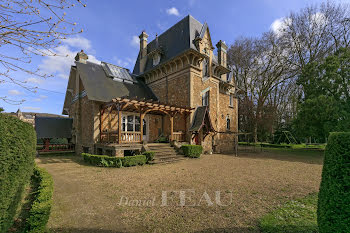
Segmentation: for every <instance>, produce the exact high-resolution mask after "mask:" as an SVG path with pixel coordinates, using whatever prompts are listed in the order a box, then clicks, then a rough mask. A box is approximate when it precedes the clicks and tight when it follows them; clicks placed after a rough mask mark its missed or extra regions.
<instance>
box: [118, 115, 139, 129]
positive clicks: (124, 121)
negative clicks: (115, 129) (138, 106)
mask: <svg viewBox="0 0 350 233" xmlns="http://www.w3.org/2000/svg"><path fill="white" fill-rule="evenodd" d="M129 116H133V119H132V131H131V130H130V131H129V130H128V117H129ZM136 117H140V116H139V115H138V114H133V113H122V132H123V133H127V132H141V119H140V124H139V125H140V131H135V128H136V120H135V118H136ZM123 128H124V129H125V130H124V129H123Z"/></svg>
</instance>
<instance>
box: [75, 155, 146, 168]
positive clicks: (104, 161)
mask: <svg viewBox="0 0 350 233" xmlns="http://www.w3.org/2000/svg"><path fill="white" fill-rule="evenodd" d="M82 155H83V158H84V161H85V162H87V163H89V164H91V165H96V166H99V167H118V168H119V167H131V166H136V165H143V164H145V163H146V161H147V159H146V156H145V155H134V156H127V157H110V156H107V155H92V154H87V153H82Z"/></svg>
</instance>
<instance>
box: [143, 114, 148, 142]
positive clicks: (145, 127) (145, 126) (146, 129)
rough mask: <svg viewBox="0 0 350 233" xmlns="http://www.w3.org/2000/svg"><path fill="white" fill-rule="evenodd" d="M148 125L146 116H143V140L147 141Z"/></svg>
mask: <svg viewBox="0 0 350 233" xmlns="http://www.w3.org/2000/svg"><path fill="white" fill-rule="evenodd" d="M148 131H149V127H148V117H147V116H146V117H145V118H143V136H142V138H143V141H145V142H148V135H149V132H148Z"/></svg>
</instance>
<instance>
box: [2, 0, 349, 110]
mask: <svg viewBox="0 0 350 233" xmlns="http://www.w3.org/2000/svg"><path fill="white" fill-rule="evenodd" d="M83 2H84V1H83ZM85 2H86V4H87V7H85V8H84V7H82V6H77V7H75V8H73V9H72V10H71V11H69V12H67V13H68V14H69V17H70V18H71V21H74V22H77V24H78V28H83V29H84V32H83V33H81V34H79V36H73V37H71V38H68V39H67V40H65V41H63V44H62V45H61V46H60V47H59V48H58V49H57V52H58V53H60V54H62V55H66V54H68V55H69V56H68V57H59V58H57V57H49V58H47V57H44V58H42V57H36V58H34V59H33V62H32V63H31V64H30V65H29V66H28V68H31V69H33V70H35V69H37V68H38V67H39V68H40V69H42V70H43V71H44V72H46V73H48V74H53V75H54V77H51V78H48V79H43V78H37V77H31V76H29V75H28V74H23V73H13V77H15V78H17V79H19V80H27V81H28V85H31V86H37V87H39V89H37V92H36V93H32V92H30V91H27V90H25V89H23V88H21V87H19V86H16V85H13V84H9V83H1V84H0V96H8V97H9V98H11V99H17V100H22V99H24V100H25V102H24V103H23V104H21V105H10V104H7V103H5V102H0V107H3V108H4V109H5V111H6V112H12V111H17V109H18V108H20V109H21V110H22V111H34V112H47V113H55V114H61V112H62V106H63V101H64V96H65V94H64V93H65V90H66V86H67V82H68V74H69V70H70V65H71V64H73V58H74V56H75V54H76V53H77V51H80V50H81V49H84V50H85V51H86V52H87V53H88V55H89V60H91V61H95V62H98V61H106V62H110V63H113V64H117V65H120V66H124V67H127V68H129V69H130V70H131V71H132V69H133V66H134V61H135V59H136V57H137V54H138V48H139V44H138V43H139V42H138V37H137V36H138V35H139V34H140V33H141V31H142V30H146V32H147V33H148V35H149V41H151V40H153V39H154V38H155V35H156V33H158V34H161V33H162V32H164V31H165V30H166V29H167V28H169V27H171V26H172V25H173V24H175V23H176V22H178V21H179V20H181V19H182V18H183V17H185V16H186V15H188V14H191V15H192V16H193V17H194V18H196V19H197V20H199V21H200V22H201V23H204V22H207V23H208V25H209V29H210V33H211V37H212V40H213V43H216V42H217V41H219V40H224V41H226V43H227V44H228V45H229V44H231V43H233V41H234V40H235V39H236V38H238V37H239V36H249V37H254V36H259V35H261V33H263V32H265V31H268V30H270V28H271V25H272V24H273V22H276V20H278V19H280V18H283V17H285V16H287V15H288V13H289V12H290V11H297V10H299V9H300V8H303V7H305V6H308V5H310V4H314V3H321V2H322V1H319V0H292V1H281V0H235V1H232V0H216V1H209V0H208V1H205V0H181V1H175V0H156V1H144V0H143V1H141V0H140V1H132V0H129V1H111V0H99V1H85ZM335 2H349V0H348V1H340V0H338V1H335ZM2 49H4V48H2ZM8 52H9V53H11V52H12V51H8ZM0 101H1V100H0Z"/></svg>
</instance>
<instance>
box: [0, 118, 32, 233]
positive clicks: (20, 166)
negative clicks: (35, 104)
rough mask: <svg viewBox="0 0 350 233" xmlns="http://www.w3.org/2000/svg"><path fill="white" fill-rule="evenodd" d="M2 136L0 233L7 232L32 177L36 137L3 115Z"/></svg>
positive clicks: (26, 127)
mask: <svg viewBox="0 0 350 233" xmlns="http://www.w3.org/2000/svg"><path fill="white" fill-rule="evenodd" d="M0 132H1V133H0V232H6V231H7V230H8V228H9V227H10V226H12V223H13V218H14V215H15V213H16V210H17V207H18V204H19V203H20V201H21V198H22V194H23V190H24V187H25V185H27V184H28V183H29V181H30V177H31V175H32V174H33V167H34V157H35V148H36V135H35V131H34V128H33V126H32V125H30V124H28V123H25V122H23V121H20V120H18V119H17V118H15V117H12V116H7V115H4V114H0Z"/></svg>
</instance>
